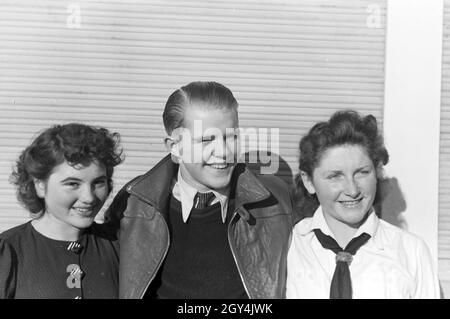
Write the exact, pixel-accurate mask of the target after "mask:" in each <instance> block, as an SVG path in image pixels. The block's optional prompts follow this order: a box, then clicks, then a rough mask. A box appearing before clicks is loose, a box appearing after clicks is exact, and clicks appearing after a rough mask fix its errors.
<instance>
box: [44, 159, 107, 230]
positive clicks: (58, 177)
mask: <svg viewBox="0 0 450 319" xmlns="http://www.w3.org/2000/svg"><path fill="white" fill-rule="evenodd" d="M35 188H36V192H37V194H38V196H39V197H41V198H43V199H44V200H45V215H47V216H46V220H47V221H49V222H50V223H52V224H53V225H54V226H55V227H58V228H60V227H61V226H62V227H63V228H65V229H78V230H81V229H84V228H87V227H89V226H90V225H91V224H92V222H93V221H94V218H95V216H96V215H97V213H98V212H99V210H100V208H101V207H102V205H103V204H104V202H105V200H106V198H107V197H108V194H109V191H108V183H107V176H106V168H105V167H104V166H103V165H99V164H98V163H97V162H92V163H91V164H89V165H88V166H82V165H76V166H75V167H73V166H71V165H69V164H68V163H67V162H63V163H62V164H60V165H58V166H56V167H55V168H54V169H53V171H52V173H51V174H50V176H49V177H48V179H47V180H46V181H40V180H37V181H36V182H35Z"/></svg>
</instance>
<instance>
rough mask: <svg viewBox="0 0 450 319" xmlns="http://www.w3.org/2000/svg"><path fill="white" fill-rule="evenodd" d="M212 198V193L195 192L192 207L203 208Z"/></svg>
mask: <svg viewBox="0 0 450 319" xmlns="http://www.w3.org/2000/svg"><path fill="white" fill-rule="evenodd" d="M213 198H214V193H213V192H209V193H200V192H197V194H195V197H194V207H195V208H200V209H201V208H205V207H207V206H208V204H209V202H211V200H212V199H213Z"/></svg>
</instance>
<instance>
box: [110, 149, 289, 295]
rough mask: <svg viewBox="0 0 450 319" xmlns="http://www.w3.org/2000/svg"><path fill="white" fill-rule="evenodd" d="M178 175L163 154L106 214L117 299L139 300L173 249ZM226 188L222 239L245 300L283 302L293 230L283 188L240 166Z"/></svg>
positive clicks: (174, 167)
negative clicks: (115, 242)
mask: <svg viewBox="0 0 450 319" xmlns="http://www.w3.org/2000/svg"><path fill="white" fill-rule="evenodd" d="M177 172H178V165H177V164H175V163H173V162H172V160H171V158H170V155H168V156H167V157H166V158H164V159H163V160H162V161H161V162H159V163H158V164H157V165H155V167H154V168H153V169H151V170H150V171H149V172H147V173H146V174H145V175H142V176H139V177H137V178H136V179H134V180H133V181H131V182H130V183H128V184H127V185H126V186H125V187H124V188H123V189H122V190H121V191H120V192H119V193H118V194H117V195H116V197H115V199H114V201H113V203H112V204H111V205H110V207H109V209H108V210H107V212H106V213H105V222H106V223H107V224H108V225H109V227H110V228H111V229H112V230H113V231H117V232H118V233H119V237H120V260H121V263H120V270H119V291H120V292H119V297H120V298H142V297H143V296H144V294H145V291H146V290H147V288H148V287H149V286H150V284H151V283H152V282H153V281H154V279H155V277H156V276H157V274H158V270H159V269H160V267H161V265H162V264H163V262H164V260H165V259H166V257H167V254H168V252H169V248H170V247H171V245H172V244H173V243H172V242H171V238H170V230H169V227H168V218H169V217H168V215H169V206H170V202H169V200H170V195H169V194H170V191H171V184H172V183H171V181H172V180H173V178H174V176H176V174H177ZM230 187H231V192H232V193H234V194H236V196H235V198H236V201H235V205H234V206H235V208H234V210H233V212H232V214H231V217H230V220H229V222H228V224H227V238H226V240H227V242H228V245H229V248H230V250H231V253H232V254H233V256H234V261H235V264H236V267H237V269H238V271H239V275H240V278H241V281H242V284H243V286H244V288H245V290H246V292H247V295H248V296H249V297H250V298H283V297H284V296H285V290H286V261H287V260H286V257H287V251H288V248H289V247H288V246H289V239H290V234H291V230H292V226H293V220H292V202H291V198H290V196H289V191H288V187H287V185H286V184H285V183H284V182H283V181H281V180H280V179H278V178H276V177H274V176H264V175H261V176H255V175H254V174H253V173H251V172H250V171H249V170H248V169H247V168H246V166H245V164H237V166H236V167H235V169H234V172H233V177H232V180H231V184H230ZM216 276H217V277H219V276H221V274H220V273H216Z"/></svg>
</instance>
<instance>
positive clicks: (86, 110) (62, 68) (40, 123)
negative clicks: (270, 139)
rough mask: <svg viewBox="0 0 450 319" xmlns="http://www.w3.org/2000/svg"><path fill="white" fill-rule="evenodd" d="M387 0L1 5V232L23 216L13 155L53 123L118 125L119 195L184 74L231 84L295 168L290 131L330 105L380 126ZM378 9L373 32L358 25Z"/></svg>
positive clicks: (154, 142) (148, 162)
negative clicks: (12, 178) (13, 180)
mask: <svg viewBox="0 0 450 319" xmlns="http://www.w3.org/2000/svg"><path fill="white" fill-rule="evenodd" d="M385 2H386V1H372V0H370V1H369V0H339V1H337V0H327V1H325V0H322V1H316V0H308V1H293V0H291V1H286V0H284V1H275V0H270V1H269V0H266V1H249V0H246V1H224V0H220V1H208V0H192V1H183V0H181V1H178V0H177V1H175V0H170V1H169V0H167V1H164V0H152V1H137V0H130V1H87V0H85V1H73V2H70V3H73V4H78V5H79V6H80V8H81V28H80V29H70V28H68V27H67V25H66V21H67V18H68V16H69V15H70V13H68V11H67V6H68V5H69V4H70V3H69V2H66V1H59V0H49V1H32V0H27V1H23V0H2V1H1V3H0V12H1V13H2V14H1V19H0V43H1V46H0V70H1V72H0V114H1V117H0V138H1V140H0V231H2V230H4V229H7V228H9V227H12V226H14V225H17V224H19V223H21V222H23V221H25V220H26V219H27V214H26V212H24V211H23V210H22V209H21V208H20V207H19V205H18V204H17V203H16V200H15V198H14V189H13V188H12V186H11V185H10V184H9V183H8V176H9V174H10V172H11V167H12V165H13V163H14V160H15V159H16V158H17V156H18V154H19V152H20V151H21V150H22V149H23V148H24V147H25V146H26V145H27V144H28V143H29V142H30V141H31V139H32V137H34V136H36V133H37V132H38V131H40V130H42V129H44V128H46V127H48V126H49V125H51V124H55V123H66V122H71V121H81V122H84V123H88V124H95V125H102V126H105V127H107V128H109V129H112V130H115V131H118V132H120V133H121V134H122V142H123V147H124V150H125V153H126V156H127V157H126V161H125V163H124V164H123V165H121V166H120V167H119V168H118V169H117V172H116V175H115V184H116V188H115V191H117V190H118V189H119V188H120V187H121V186H122V185H123V184H124V183H125V182H126V181H128V180H130V179H131V178H133V177H134V176H136V175H138V174H141V173H143V172H145V171H146V170H148V169H149V168H151V167H152V166H153V165H154V164H155V163H156V162H157V161H158V160H159V159H160V158H161V157H162V156H163V155H164V154H165V150H164V147H163V145H162V140H163V138H164V130H163V126H162V119H161V114H162V111H163V107H164V104H165V101H166V99H167V97H168V96H169V95H170V94H171V93H172V92H173V91H174V90H175V89H176V88H178V87H179V86H181V85H184V84H186V83H188V82H191V81H194V80H214V81H218V82H222V83H223V84H225V85H227V86H228V87H230V88H231V90H232V91H233V92H234V94H235V96H236V98H237V99H238V101H239V103H240V123H241V126H243V127H263V128H279V129H280V145H279V146H280V154H281V156H282V157H283V159H284V160H285V161H286V162H287V163H288V165H289V168H288V169H284V170H283V171H282V172H280V174H281V175H284V176H285V179H286V180H287V181H289V180H290V178H291V175H293V174H295V173H296V172H297V156H298V154H297V147H298V141H299V139H300V137H301V136H302V135H303V134H304V133H305V132H306V130H307V129H309V128H310V127H311V126H312V125H313V123H315V122H317V121H320V120H324V119H326V118H328V117H329V116H330V115H331V114H332V113H333V112H334V111H336V110H338V109H346V108H355V109H357V110H360V111H363V112H364V113H365V114H368V113H372V114H374V115H375V116H376V117H377V118H378V119H379V120H380V126H381V125H382V123H381V121H382V108H383V87H384V45H385V10H386V3H385ZM373 5H378V9H379V13H380V17H381V20H380V22H381V23H380V25H379V28H370V27H368V26H367V19H368V18H369V15H370V14H371V13H370V12H369V11H368V8H369V6H373Z"/></svg>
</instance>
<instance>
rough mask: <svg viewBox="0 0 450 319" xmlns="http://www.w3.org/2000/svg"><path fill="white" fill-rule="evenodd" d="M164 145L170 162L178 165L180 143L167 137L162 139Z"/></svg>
mask: <svg viewBox="0 0 450 319" xmlns="http://www.w3.org/2000/svg"><path fill="white" fill-rule="evenodd" d="M164 145H165V146H166V149H167V150H168V151H169V152H170V154H171V155H172V160H173V161H174V162H176V163H180V161H181V150H180V142H179V141H175V140H174V139H173V138H172V137H170V136H168V137H166V138H165V139H164Z"/></svg>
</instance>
